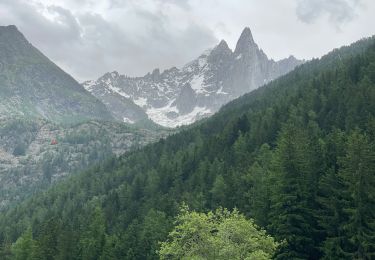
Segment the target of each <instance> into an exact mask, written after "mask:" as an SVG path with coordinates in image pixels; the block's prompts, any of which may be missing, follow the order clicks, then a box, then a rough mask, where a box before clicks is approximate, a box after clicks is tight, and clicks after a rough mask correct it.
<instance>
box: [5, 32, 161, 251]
mask: <svg viewBox="0 0 375 260" xmlns="http://www.w3.org/2000/svg"><path fill="white" fill-rule="evenodd" d="M138 123H139V124H143V126H144V127H137V126H130V125H128V124H124V123H123V122H118V121H116V120H115V118H114V117H112V115H111V112H110V111H108V109H107V108H106V106H105V105H104V104H103V103H102V102H101V101H100V100H98V99H97V98H96V97H94V96H93V95H91V94H90V93H89V92H88V91H86V90H85V89H84V88H83V87H82V86H81V85H80V84H79V83H78V82H77V81H76V80H75V79H73V78H72V77H71V76H70V75H68V74H67V73H65V72H64V71H63V70H61V69H60V68H59V67H58V66H56V65H55V64H54V63H53V62H52V61H50V60H49V59H48V58H47V57H46V56H44V55H43V54H42V53H41V52H40V51H39V50H38V49H36V48H35V47H34V46H33V45H32V44H30V43H29V42H28V41H27V39H26V38H25V37H24V36H23V34H22V33H21V32H20V31H19V30H18V29H17V28H16V26H14V25H11V26H0V211H1V210H3V209H5V208H7V207H8V206H11V205H13V204H16V203H17V202H19V201H22V199H23V198H25V197H28V196H30V195H31V194H33V193H35V192H37V191H41V190H44V189H46V188H48V187H49V186H50V185H51V184H53V183H56V182H57V181H60V180H61V179H63V178H65V177H67V176H69V175H70V174H73V173H76V172H78V171H80V170H83V169H85V168H87V167H89V166H90V165H92V164H93V163H98V162H100V161H103V160H105V159H107V158H109V157H114V156H118V155H121V154H123V153H125V152H127V151H129V150H131V149H136V148H139V147H140V146H143V145H145V144H147V143H150V142H153V141H157V140H158V139H159V138H160V137H162V136H165V135H166V134H167V132H166V131H165V130H164V129H161V128H159V127H157V126H156V125H155V124H153V123H152V122H151V121H149V120H147V119H145V120H144V121H138ZM145 128H147V129H145ZM0 258H1V257H0Z"/></svg>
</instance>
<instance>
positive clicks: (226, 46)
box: [216, 40, 229, 49]
mask: <svg viewBox="0 0 375 260" xmlns="http://www.w3.org/2000/svg"><path fill="white" fill-rule="evenodd" d="M216 48H223V49H229V47H228V44H227V42H226V41H225V40H221V41H220V43H219V44H218V45H217V46H216Z"/></svg>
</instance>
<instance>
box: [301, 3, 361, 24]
mask: <svg viewBox="0 0 375 260" xmlns="http://www.w3.org/2000/svg"><path fill="white" fill-rule="evenodd" d="M359 2H360V0H329V1H327V0H297V9H296V14H297V17H298V19H300V20H301V21H303V22H305V23H312V22H314V21H315V20H317V19H318V18H319V17H321V16H322V15H328V17H329V20H330V21H331V22H332V23H334V24H335V25H337V26H339V25H340V24H341V23H344V22H349V21H351V20H352V19H353V18H355V16H356V7H358V5H359Z"/></svg>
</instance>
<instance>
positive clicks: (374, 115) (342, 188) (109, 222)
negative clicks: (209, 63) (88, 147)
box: [0, 37, 375, 259]
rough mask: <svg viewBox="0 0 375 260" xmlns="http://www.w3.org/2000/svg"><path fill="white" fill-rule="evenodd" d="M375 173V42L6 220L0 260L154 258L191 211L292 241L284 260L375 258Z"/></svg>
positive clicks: (97, 170)
mask: <svg viewBox="0 0 375 260" xmlns="http://www.w3.org/2000/svg"><path fill="white" fill-rule="evenodd" d="M374 171H375V39H374V37H372V38H369V39H364V40H361V41H359V42H357V43H354V44H353V45H351V46H349V47H343V48H340V49H338V50H335V51H333V52H331V53H329V54H328V55H326V56H324V57H323V58H321V59H317V60H313V61H311V62H308V63H306V64H304V65H302V66H299V67H298V68H296V69H295V70H294V71H293V72H291V73H289V74H288V75H286V76H283V77H281V78H280V79H277V80H275V81H273V82H271V83H270V84H268V85H266V86H264V87H262V88H260V89H258V90H256V91H253V92H251V93H250V94H247V95H245V96H243V97H241V98H239V99H237V100H235V101H233V102H231V103H230V104H228V105H226V106H225V107H223V108H222V109H221V111H220V112H219V113H217V114H216V115H214V116H213V117H211V118H209V119H207V120H204V121H201V122H198V123H196V124H194V125H193V126H191V127H189V128H187V129H186V130H182V131H181V132H180V133H178V134H175V135H173V136H171V137H168V138H167V139H165V140H160V141H159V142H158V143H156V144H152V145H148V146H147V147H145V148H143V149H140V150H137V151H134V152H131V153H128V154H126V155H124V156H122V157H121V158H119V159H112V160H108V161H107V162H106V163H103V164H101V165H97V166H96V167H94V168H92V169H90V170H88V171H86V172H83V173H81V174H79V175H76V176H73V177H72V178H70V179H69V180H67V181H65V182H63V183H61V184H58V185H56V186H54V187H53V188H51V189H50V190H49V191H47V192H44V193H41V194H39V195H37V196H34V197H32V198H30V199H29V200H28V201H26V202H24V203H23V204H21V205H19V206H17V207H15V208H14V209H12V210H9V211H8V212H6V213H5V214H3V215H2V216H1V217H0V243H1V244H2V255H0V258H2V259H6V258H7V257H9V258H10V259H11V258H12V257H14V254H17V255H18V256H22V254H23V253H24V252H25V251H28V252H29V253H30V254H31V253H32V256H33V257H36V258H37V259H53V258H56V259H82V258H83V259H97V258H99V257H101V258H102V259H124V258H126V259H157V250H158V249H159V246H160V244H159V241H164V240H165V239H166V237H167V234H168V233H169V231H170V230H172V228H173V219H174V217H175V216H176V214H177V213H178V209H179V207H180V205H181V203H182V202H185V203H187V204H188V205H189V207H190V208H191V209H193V210H196V211H201V212H207V211H208V210H212V209H215V208H217V207H219V206H222V207H226V208H228V209H233V208H235V207H236V208H238V209H239V210H240V212H243V213H245V214H246V216H247V217H251V218H253V219H254V220H255V223H256V224H257V225H259V226H261V227H263V228H265V229H266V230H267V232H269V233H270V234H271V235H273V236H274V237H275V238H276V239H277V240H278V241H281V240H285V241H286V242H285V243H284V244H283V246H282V247H280V249H279V251H278V252H277V254H276V256H275V257H276V258H277V259H317V258H323V257H324V258H326V259H352V258H358V259H371V258H372V257H374V254H375V248H374V245H375V241H374V240H375V218H374V216H375V205H374V199H373V198H374V196H375V190H374V189H375V188H374V187H375V185H374V184H375V172H374ZM17 239H18V240H17ZM16 240H17V243H16V244H13V243H14V242H15V241H16ZM12 244H13V245H12ZM38 257H39V258H38Z"/></svg>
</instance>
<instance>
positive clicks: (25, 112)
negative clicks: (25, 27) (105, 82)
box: [0, 25, 114, 123]
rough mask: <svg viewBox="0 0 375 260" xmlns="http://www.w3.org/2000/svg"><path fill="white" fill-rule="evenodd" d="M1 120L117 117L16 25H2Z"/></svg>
mask: <svg viewBox="0 0 375 260" xmlns="http://www.w3.org/2000/svg"><path fill="white" fill-rule="evenodd" d="M0 114H1V115H0V119H1V118H2V117H4V116H6V117H13V116H17V117H20V116H23V117H25V118H43V119H48V120H49V121H52V122H54V123H77V122H82V121H87V120H100V119H101V120H114V119H113V117H112V116H111V113H110V112H109V111H108V110H107V108H106V107H105V105H104V104H103V103H101V102H100V101H99V100H98V99H97V98H95V97H94V96H93V95H91V94H90V93H89V92H87V91H86V90H85V89H84V88H83V87H82V86H81V85H80V84H79V83H78V82H77V81H76V80H75V79H73V78H72V77H71V76H70V75H68V74H67V73H66V72H64V71H63V70H62V69H60V68H59V67H58V66H57V65H56V64H54V63H53V62H52V61H50V60H49V59H48V58H47V57H46V56H44V55H43V54H42V53H41V52H40V51H39V50H38V49H36V48H35V47H34V46H33V45H32V44H31V43H29V42H28V41H27V39H26V38H25V37H24V36H23V35H22V33H21V32H20V31H18V29H17V28H16V26H14V25H9V26H0Z"/></svg>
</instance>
